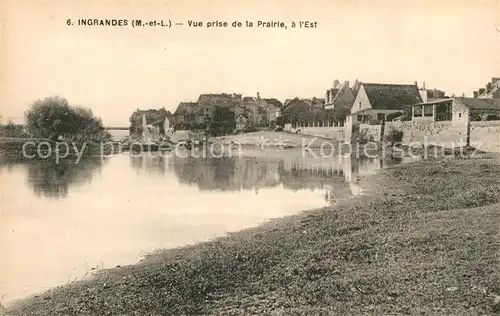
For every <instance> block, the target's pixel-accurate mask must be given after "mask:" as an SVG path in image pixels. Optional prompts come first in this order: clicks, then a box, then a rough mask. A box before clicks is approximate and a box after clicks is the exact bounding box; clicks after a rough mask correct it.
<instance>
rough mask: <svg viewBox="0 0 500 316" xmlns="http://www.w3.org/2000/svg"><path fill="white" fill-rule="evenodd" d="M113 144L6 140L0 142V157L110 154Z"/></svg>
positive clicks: (17, 158) (50, 157) (65, 156)
mask: <svg viewBox="0 0 500 316" xmlns="http://www.w3.org/2000/svg"><path fill="white" fill-rule="evenodd" d="M114 150H115V148H114V147H113V146H109V145H106V146H101V144H100V143H98V142H56V141H52V140H50V139H25V140H8V141H2V142H0V157H7V158H9V159H16V160H20V161H23V160H33V159H65V158H79V157H80V158H81V157H86V156H97V155H110V154H112V153H113V152H114Z"/></svg>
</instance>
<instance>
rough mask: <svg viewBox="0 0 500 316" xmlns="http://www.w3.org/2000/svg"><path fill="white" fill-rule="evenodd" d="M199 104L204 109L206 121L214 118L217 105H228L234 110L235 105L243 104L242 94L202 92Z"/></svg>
mask: <svg viewBox="0 0 500 316" xmlns="http://www.w3.org/2000/svg"><path fill="white" fill-rule="evenodd" d="M198 104H199V105H200V109H201V110H202V111H203V117H204V122H208V121H211V120H213V119H214V117H215V108H216V107H228V108H231V110H232V111H234V110H233V108H234V107H235V106H237V105H241V104H242V96H241V94H236V93H209V94H200V96H199V97H198Z"/></svg>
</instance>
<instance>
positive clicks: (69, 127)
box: [25, 96, 110, 139]
mask: <svg viewBox="0 0 500 316" xmlns="http://www.w3.org/2000/svg"><path fill="white" fill-rule="evenodd" d="M25 118H26V129H27V130H28V132H29V134H30V135H32V136H35V137H44V138H47V137H50V138H56V137H58V136H59V135H62V136H64V137H67V138H80V139H95V138H107V137H109V136H110V135H109V133H107V132H105V130H104V127H103V124H102V120H101V119H100V118H97V117H95V116H94V114H93V113H92V110H90V109H87V108H83V107H76V106H71V105H70V104H69V103H68V100H66V99H65V98H61V97H58V96H55V97H47V98H45V99H43V100H37V101H35V102H34V103H33V104H32V106H31V108H30V109H29V110H28V111H26V113H25Z"/></svg>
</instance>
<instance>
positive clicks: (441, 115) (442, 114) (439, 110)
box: [436, 102, 452, 121]
mask: <svg viewBox="0 0 500 316" xmlns="http://www.w3.org/2000/svg"><path fill="white" fill-rule="evenodd" d="M451 109H452V105H451V102H446V103H439V104H436V121H451V118H452V111H451Z"/></svg>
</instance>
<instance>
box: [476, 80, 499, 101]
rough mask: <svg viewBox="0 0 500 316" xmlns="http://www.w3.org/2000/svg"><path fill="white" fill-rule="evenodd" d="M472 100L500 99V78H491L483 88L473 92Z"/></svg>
mask: <svg viewBox="0 0 500 316" xmlns="http://www.w3.org/2000/svg"><path fill="white" fill-rule="evenodd" d="M474 98H479V99H500V78H499V77H493V78H491V81H490V82H488V83H487V84H486V87H485V88H482V89H479V90H478V91H474Z"/></svg>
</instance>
